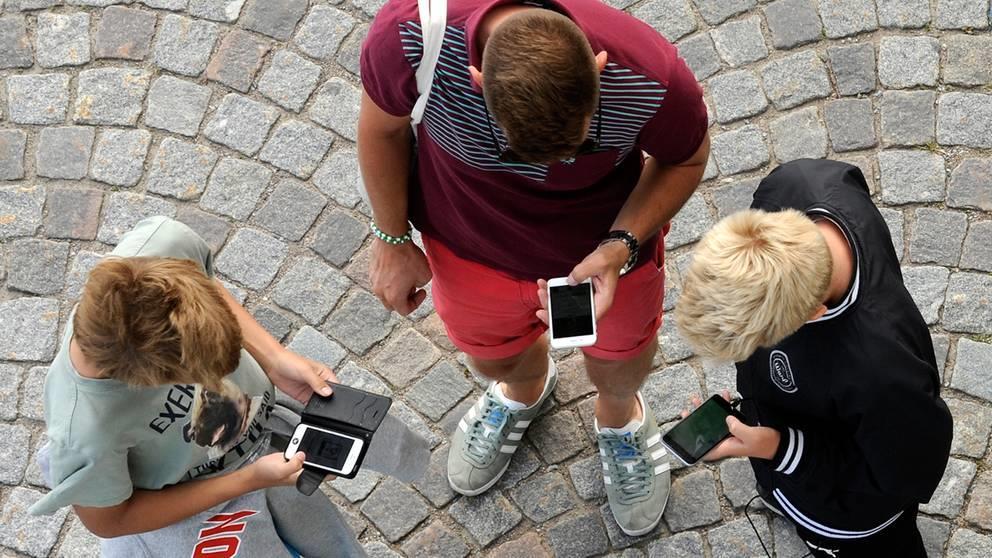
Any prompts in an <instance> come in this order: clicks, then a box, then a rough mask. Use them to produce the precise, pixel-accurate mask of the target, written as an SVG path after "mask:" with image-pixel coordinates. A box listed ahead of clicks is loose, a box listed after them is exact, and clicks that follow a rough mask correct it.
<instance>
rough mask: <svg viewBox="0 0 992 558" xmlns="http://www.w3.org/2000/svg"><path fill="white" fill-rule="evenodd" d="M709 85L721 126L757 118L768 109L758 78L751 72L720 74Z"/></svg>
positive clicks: (717, 118) (740, 71)
mask: <svg viewBox="0 0 992 558" xmlns="http://www.w3.org/2000/svg"><path fill="white" fill-rule="evenodd" d="M709 85H710V95H711V96H712V99H713V108H714V109H715V111H716V120H717V122H719V123H721V124H729V123H730V122H735V121H737V120H741V119H743V118H748V117H751V116H757V115H759V114H761V113H763V112H765V110H766V109H767V108H768V99H766V98H765V92H764V90H762V88H761V83H760V82H759V81H758V76H757V75H755V73H754V72H752V71H751V70H737V71H734V72H726V73H723V74H720V75H718V76H716V77H713V78H712V79H710V82H709Z"/></svg>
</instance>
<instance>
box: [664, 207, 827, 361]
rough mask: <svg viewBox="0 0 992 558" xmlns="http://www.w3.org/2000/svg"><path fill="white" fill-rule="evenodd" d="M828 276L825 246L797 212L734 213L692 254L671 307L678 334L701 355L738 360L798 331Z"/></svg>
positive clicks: (814, 307) (823, 295)
mask: <svg viewBox="0 0 992 558" xmlns="http://www.w3.org/2000/svg"><path fill="white" fill-rule="evenodd" d="M832 270H833V260H832V259H831V256H830V251H829V249H828V248H827V243H826V240H825V239H824V238H823V235H822V234H821V233H820V231H819V229H818V228H817V226H816V224H815V223H813V221H812V220H810V219H809V218H808V217H807V216H805V215H803V214H802V213H800V212H798V211H795V210H787V211H780V212H776V213H766V212H764V211H760V210H754V209H751V210H747V211H741V212H739V213H735V214H733V215H731V216H729V217H727V218H725V219H723V220H722V221H720V222H719V223H717V224H716V226H715V227H713V229H712V230H710V231H709V232H708V233H707V234H706V235H705V236H704V237H703V239H702V240H701V241H700V242H699V245H698V246H696V248H695V251H694V252H693V260H692V264H691V265H690V267H689V271H688V273H687V274H686V277H685V278H684V280H683V286H682V294H681V296H680V297H679V300H678V302H677V304H676V307H675V321H676V324H677V325H678V329H679V332H680V333H681V334H682V336H683V337H685V339H686V340H687V341H688V342H689V343H690V344H691V345H693V347H695V349H696V351H697V352H698V353H699V354H700V355H702V356H706V357H715V358H719V359H723V360H731V361H735V362H737V361H741V360H744V359H746V358H747V357H749V356H751V354H753V353H754V351H755V350H757V349H758V347H771V346H773V345H775V344H776V343H778V342H779V341H781V340H782V339H785V338H786V337H788V336H789V335H791V334H792V333H794V332H795V331H796V330H798V329H799V328H800V327H802V325H803V324H804V323H805V322H806V321H807V320H808V319H809V318H810V317H811V316H812V315H813V314H814V313H815V312H816V310H817V308H818V307H819V306H820V305H821V304H823V301H824V299H825V298H826V293H827V289H828V287H829V285H830V276H831V273H832Z"/></svg>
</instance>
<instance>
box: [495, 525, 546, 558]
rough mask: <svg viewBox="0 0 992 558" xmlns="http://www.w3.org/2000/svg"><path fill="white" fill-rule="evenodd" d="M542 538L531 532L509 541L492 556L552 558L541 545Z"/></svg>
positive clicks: (498, 547) (504, 557) (497, 548)
mask: <svg viewBox="0 0 992 558" xmlns="http://www.w3.org/2000/svg"><path fill="white" fill-rule="evenodd" d="M541 540H542V539H541V536H540V535H538V534H537V533H536V532H534V531H530V532H528V533H526V534H524V535H523V536H521V537H519V538H516V539H513V540H512V541H507V542H505V543H503V544H501V545H499V546H497V547H496V548H495V549H493V551H492V554H491V556H499V557H500V558H551V553H549V552H548V551H547V550H546V549H545V548H544V546H543V545H542V544H541Z"/></svg>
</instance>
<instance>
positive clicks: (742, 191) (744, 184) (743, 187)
mask: <svg viewBox="0 0 992 558" xmlns="http://www.w3.org/2000/svg"><path fill="white" fill-rule="evenodd" d="M759 182H760V180H759V179H756V178H747V179H744V180H735V181H733V182H730V183H727V184H724V185H722V186H718V187H716V188H713V189H711V190H710V196H711V198H712V200H713V206H714V207H716V217H717V219H723V218H724V217H726V216H727V215H730V214H731V213H736V212H738V211H740V210H742V209H747V208H748V207H750V206H751V201H752V198H753V196H754V191H755V190H757V189H758V183H759Z"/></svg>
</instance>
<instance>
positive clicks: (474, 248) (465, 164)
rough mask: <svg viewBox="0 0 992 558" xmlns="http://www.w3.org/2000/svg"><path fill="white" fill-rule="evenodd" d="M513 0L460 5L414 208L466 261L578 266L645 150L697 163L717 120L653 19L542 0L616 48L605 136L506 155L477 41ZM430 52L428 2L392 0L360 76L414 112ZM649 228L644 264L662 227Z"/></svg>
mask: <svg viewBox="0 0 992 558" xmlns="http://www.w3.org/2000/svg"><path fill="white" fill-rule="evenodd" d="M514 1H515V0H458V1H457V2H449V3H448V20H447V28H446V30H445V36H444V42H443V45H442V49H441V57H440V59H439V61H438V66H437V70H436V71H435V73H434V86H433V89H432V90H431V95H430V99H429V101H428V103H427V108H426V110H425V113H424V118H423V121H422V122H421V124H420V127H419V129H418V136H419V144H418V148H417V159H418V160H417V172H416V176H415V177H414V180H413V181H412V183H411V185H410V220H411V221H412V222H413V224H414V226H416V227H417V228H418V229H419V230H421V231H422V232H424V233H425V234H427V235H430V236H432V237H434V238H436V239H438V240H440V241H441V242H444V243H445V245H447V246H448V247H450V248H451V250H452V251H453V252H454V253H455V254H457V255H458V256H460V257H462V258H464V259H468V260H472V261H476V262H479V263H482V264H484V265H486V266H489V267H491V268H494V269H497V270H500V271H502V272H504V273H507V274H508V275H511V276H513V277H517V278H520V279H524V280H534V279H538V278H549V277H559V276H563V275H567V274H568V273H569V272H570V271H571V270H572V268H573V267H574V266H575V265H576V264H578V263H579V262H580V261H582V259H583V258H584V257H585V256H587V255H588V254H589V253H590V252H592V251H593V250H595V248H596V245H597V244H598V243H599V242H600V241H601V240H602V239H603V238H604V237H605V236H606V234H607V232H609V230H610V225H612V223H613V221H614V220H615V218H616V216H617V214H618V213H619V212H620V208H621V207H622V206H623V204H624V202H625V201H626V200H627V196H628V195H629V194H630V192H631V191H632V190H633V189H634V187H635V186H636V185H637V181H638V179H639V178H640V173H641V169H642V167H643V158H642V153H641V151H642V150H643V151H644V152H646V153H647V154H649V155H651V156H652V157H655V158H657V159H658V160H659V161H660V162H662V163H679V162H682V161H685V160H686V159H688V158H689V157H690V156H691V155H692V154H693V153H695V152H696V150H697V149H698V148H699V145H700V143H701V142H702V140H703V137H704V136H705V134H706V128H707V118H706V106H705V105H704V104H703V98H702V90H701V89H700V87H699V85H698V84H697V83H696V79H695V77H694V76H693V74H692V72H691V71H690V70H689V68H688V66H686V64H685V61H683V60H682V59H680V58H679V57H678V53H677V51H676V49H675V47H674V46H672V44H671V43H669V42H668V41H666V40H665V39H664V37H662V36H661V35H659V34H658V33H657V32H656V31H655V30H654V29H652V28H651V27H649V26H648V25H647V24H645V23H643V22H641V21H639V20H637V19H635V18H633V17H631V16H630V15H628V14H626V13H624V12H622V11H620V10H616V9H614V8H611V7H609V6H607V5H605V4H603V3H602V2H601V1H600V0H557V1H547V2H544V3H543V4H541V5H543V6H546V7H548V8H551V9H554V10H555V11H558V12H561V13H563V14H565V15H566V16H568V17H569V18H571V19H572V20H573V21H574V22H575V23H576V24H577V25H578V26H579V28H581V29H582V31H583V32H584V33H585V35H586V37H587V38H588V39H589V43H590V44H591V45H592V50H593V52H600V51H604V50H605V51H606V52H607V56H608V57H609V62H608V64H607V66H606V69H605V70H604V71H603V73H602V74H601V76H600V97H601V102H602V108H601V109H600V110H599V111H597V113H596V114H595V116H594V117H593V120H592V124H591V126H590V135H594V134H595V133H596V130H597V127H598V126H600V125H601V126H602V129H601V141H600V147H599V149H598V150H596V151H595V152H593V153H590V154H587V155H582V156H580V157H577V158H576V159H573V160H571V161H568V162H561V163H555V164H552V165H535V164H525V163H502V162H500V161H499V160H498V157H499V147H497V146H496V145H495V144H494V143H493V140H492V136H491V134H490V125H491V126H492V128H493V129H494V130H495V133H496V136H497V139H498V141H499V143H500V145H501V146H505V145H506V138H505V137H504V136H503V134H502V132H501V131H500V129H499V126H497V125H496V123H495V121H494V120H493V119H492V115H491V114H490V113H489V111H488V110H487V109H486V104H485V100H484V99H483V97H482V92H481V91H480V90H479V88H477V87H476V86H474V84H473V83H472V80H471V76H470V75H469V71H468V66H469V65H470V64H471V65H474V66H475V67H477V68H481V67H482V63H481V56H482V53H481V51H480V50H479V49H478V48H477V46H476V41H475V32H476V29H477V27H478V24H479V22H480V20H481V19H482V16H483V15H484V14H485V13H487V12H488V11H489V10H491V9H492V8H494V7H496V6H499V5H502V4H508V3H512V2H514ZM528 4H536V3H533V2H528ZM421 53H422V40H421V34H420V18H419V15H418V11H417V0H389V2H387V3H386V5H385V6H383V8H382V9H381V10H380V11H379V13H378V15H376V17H375V21H374V22H373V23H372V27H371V29H370V30H369V34H368V38H367V39H366V40H365V44H364V45H363V48H362V57H361V72H362V84H363V86H364V87H365V90H366V92H368V95H369V97H371V99H372V100H373V101H375V103H376V104H377V105H378V106H379V107H380V108H381V109H382V110H384V111H386V112H388V113H389V114H392V115H395V116H407V115H409V114H410V113H411V112H412V110H413V105H414V103H415V102H416V99H417V84H416V78H415V76H414V73H415V71H416V68H417V66H418V65H419V62H420V58H421ZM600 121H601V122H600ZM641 240H642V243H643V247H642V250H641V261H640V263H643V262H647V261H649V260H650V256H651V255H652V254H654V251H655V246H656V242H657V237H656V238H652V239H641Z"/></svg>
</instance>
